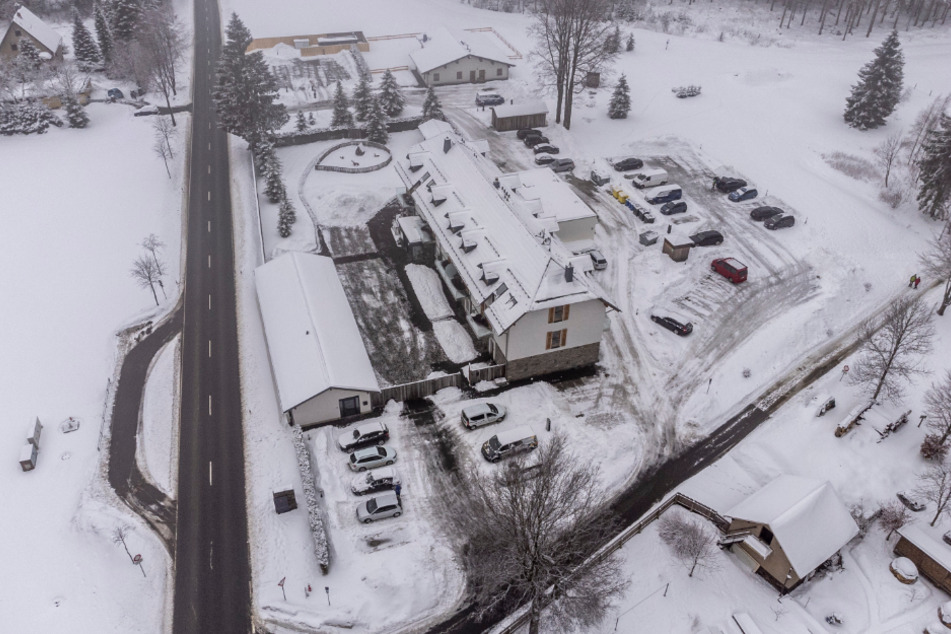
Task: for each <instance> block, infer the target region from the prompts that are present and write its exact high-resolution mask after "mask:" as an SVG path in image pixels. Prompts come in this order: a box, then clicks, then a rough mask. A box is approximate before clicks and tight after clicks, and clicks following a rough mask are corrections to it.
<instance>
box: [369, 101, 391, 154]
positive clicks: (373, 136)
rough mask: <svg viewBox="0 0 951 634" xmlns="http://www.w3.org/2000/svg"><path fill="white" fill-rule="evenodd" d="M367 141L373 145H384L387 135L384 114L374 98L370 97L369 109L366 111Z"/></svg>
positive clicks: (380, 105) (378, 102)
mask: <svg viewBox="0 0 951 634" xmlns="http://www.w3.org/2000/svg"><path fill="white" fill-rule="evenodd" d="M367 140H368V141H373V142H374V143H386V142H387V140H389V133H388V132H387V131H386V113H384V112H383V106H382V104H380V100H379V99H377V97H376V96H371V97H370V108H369V110H368V111H367Z"/></svg>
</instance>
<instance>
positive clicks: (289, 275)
mask: <svg viewBox="0 0 951 634" xmlns="http://www.w3.org/2000/svg"><path fill="white" fill-rule="evenodd" d="M254 281H255V286H256V288H257V294H258V305H259V306H260V309H261V317H262V321H263V322H264V334H265V337H266V338H267V346H268V351H269V353H270V357H271V365H272V367H273V368H274V378H275V381H276V383H277V392H278V398H279V399H280V402H281V410H282V411H285V412H286V411H288V410H290V409H292V408H294V407H296V406H297V405H300V404H301V403H303V402H304V401H307V400H308V399H310V398H313V397H314V396H317V395H318V394H321V393H323V392H325V391H327V390H329V389H331V388H342V389H351V390H362V391H367V392H379V391H380V386H379V384H378V383H377V380H376V375H375V374H374V373H373V366H372V365H371V364H370V359H369V357H368V356H367V352H366V348H365V347H364V345H363V339H362V337H361V336H360V331H359V330H358V329H357V322H356V321H355V320H354V318H353V312H352V311H351V309H350V304H349V302H348V301H347V296H346V294H345V293H344V290H343V286H342V285H341V284H340V278H338V277H337V269H336V268H335V267H334V263H333V260H331V259H330V258H328V257H324V256H320V255H309V254H306V253H287V254H284V255H282V256H280V257H277V258H275V259H273V260H271V261H270V262H268V263H267V264H264V265H263V266H259V267H258V268H257V269H255V271H254Z"/></svg>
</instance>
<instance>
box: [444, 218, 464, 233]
mask: <svg viewBox="0 0 951 634" xmlns="http://www.w3.org/2000/svg"><path fill="white" fill-rule="evenodd" d="M447 217H448V218H449V230H450V231H452V232H453V233H459V232H460V231H462V230H463V228H465V226H466V219H465V216H464V215H463V214H451V215H450V214H447Z"/></svg>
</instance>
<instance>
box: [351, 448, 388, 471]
mask: <svg viewBox="0 0 951 634" xmlns="http://www.w3.org/2000/svg"><path fill="white" fill-rule="evenodd" d="M394 462H396V450H395V449H393V448H392V447H390V446H388V445H383V446H382V447H367V448H366V449H357V450H356V451H354V452H353V453H352V454H350V461H349V462H348V463H347V466H349V467H350V470H351V471H366V470H367V469H376V468H377V467H383V466H387V467H388V466H390V465H391V464H393V463H394Z"/></svg>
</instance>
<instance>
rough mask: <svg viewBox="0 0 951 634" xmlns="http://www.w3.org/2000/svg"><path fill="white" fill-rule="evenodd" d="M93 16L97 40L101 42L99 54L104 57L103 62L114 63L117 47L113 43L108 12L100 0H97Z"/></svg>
mask: <svg viewBox="0 0 951 634" xmlns="http://www.w3.org/2000/svg"><path fill="white" fill-rule="evenodd" d="M93 14H94V15H95V21H94V25H95V27H96V39H97V40H98V41H99V53H100V55H102V59H103V61H104V62H105V63H106V64H108V63H110V62H111V61H112V53H113V51H114V50H115V45H114V44H113V41H112V29H111V28H110V27H109V20H108V19H107V16H106V10H105V8H104V7H103V6H102V3H101V2H99V0H96V4H95V5H94V7H93Z"/></svg>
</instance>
